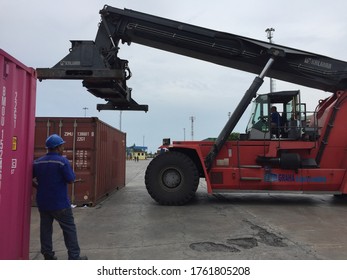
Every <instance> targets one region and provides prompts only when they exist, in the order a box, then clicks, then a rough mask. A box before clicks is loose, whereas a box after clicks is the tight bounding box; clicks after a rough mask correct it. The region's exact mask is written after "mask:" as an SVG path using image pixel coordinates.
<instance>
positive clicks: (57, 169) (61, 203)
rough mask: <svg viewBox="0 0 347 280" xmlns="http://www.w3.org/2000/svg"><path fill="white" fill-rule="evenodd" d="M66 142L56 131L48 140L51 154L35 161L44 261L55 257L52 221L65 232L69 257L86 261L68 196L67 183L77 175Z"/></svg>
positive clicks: (47, 145)
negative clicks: (69, 159) (66, 149)
mask: <svg viewBox="0 0 347 280" xmlns="http://www.w3.org/2000/svg"><path fill="white" fill-rule="evenodd" d="M64 143H65V141H64V140H63V139H62V138H61V137H60V136H59V135H57V134H52V135H51V136H49V137H48V138H47V140H46V147H47V149H48V153H47V154H46V155H45V156H43V157H41V158H39V159H37V160H35V161H34V170H33V177H34V183H35V185H34V187H36V188H37V195H36V200H37V206H38V209H39V212H40V242H41V253H42V254H43V256H44V259H45V260H56V259H57V257H56V256H55V253H54V251H53V242H52V235H53V221H54V220H56V221H57V222H58V223H59V225H60V227H61V229H62V231H63V234H64V241H65V246H66V248H67V250H68V259H69V260H87V259H88V258H87V257H86V256H80V247H79V245H78V240H77V231H76V225H75V222H74V217H73V213H72V209H71V203H70V200H69V197H68V184H69V183H73V182H74V181H75V179H76V176H75V174H74V172H73V170H72V168H71V165H70V163H69V161H68V160H67V159H66V158H65V157H63V156H62V154H63V151H64V145H63V144H64Z"/></svg>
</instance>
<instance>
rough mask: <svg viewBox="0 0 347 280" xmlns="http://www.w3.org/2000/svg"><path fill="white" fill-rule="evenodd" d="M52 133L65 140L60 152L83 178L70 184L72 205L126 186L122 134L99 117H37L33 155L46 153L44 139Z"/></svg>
mask: <svg viewBox="0 0 347 280" xmlns="http://www.w3.org/2000/svg"><path fill="white" fill-rule="evenodd" d="M53 133H56V134H58V135H60V136H61V137H62V138H63V139H64V141H66V143H65V144H64V147H65V150H64V154H63V155H64V156H66V157H67V159H68V160H69V161H70V163H71V166H72V168H73V170H74V172H75V173H76V178H77V179H81V180H82V181H81V182H77V183H74V184H72V185H69V194H70V199H71V202H72V204H75V205H77V206H84V205H87V206H95V205H96V204H98V203H99V202H100V201H102V200H103V199H104V198H106V197H107V196H108V195H109V194H110V193H111V192H113V191H115V190H117V189H119V188H122V187H124V186H125V158H126V134H125V133H123V132H121V131H119V130H118V129H116V128H113V127H112V126H110V125H108V124H106V123H104V122H102V121H100V120H99V119H98V118H57V117H52V118H47V117H37V118H36V128H35V158H38V157H41V156H43V155H44V154H45V153H46V152H47V151H46V147H45V141H46V138H47V137H48V136H49V135H51V134H53ZM34 195H35V193H34ZM34 195H33V204H35V196H34Z"/></svg>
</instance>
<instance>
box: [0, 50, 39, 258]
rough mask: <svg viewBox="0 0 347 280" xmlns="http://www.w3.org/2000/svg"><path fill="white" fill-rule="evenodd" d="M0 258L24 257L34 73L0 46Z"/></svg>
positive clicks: (29, 198) (31, 158)
mask: <svg viewBox="0 0 347 280" xmlns="http://www.w3.org/2000/svg"><path fill="white" fill-rule="evenodd" d="M0 90H1V100H0V103H1V110H0V112H1V114H0V259H2V260H3V259H7V260H8V259H12V260H14V259H28V258H29V241H30V213H31V212H30V210H31V189H32V161H33V153H34V127H35V102H36V73H35V70H34V69H32V68H29V67H26V66H25V65H23V64H22V63H21V62H19V61H18V60H16V59H15V58H13V57H12V56H10V55H9V54H7V53H6V52H5V51H3V50H2V49H0Z"/></svg>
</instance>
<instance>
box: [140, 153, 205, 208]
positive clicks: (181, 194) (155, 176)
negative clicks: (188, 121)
mask: <svg viewBox="0 0 347 280" xmlns="http://www.w3.org/2000/svg"><path fill="white" fill-rule="evenodd" d="M145 183H146V188H147V191H148V193H149V194H150V195H151V197H152V198H153V199H154V200H155V201H157V202H158V203H159V204H162V205H183V204H186V203H187V202H188V201H190V200H191V199H192V198H193V197H194V195H195V192H196V190H197V188H198V185H199V173H198V170H197V168H196V166H195V164H194V162H193V161H192V160H191V159H190V158H189V157H188V156H186V155H185V154H183V153H180V152H166V153H163V154H160V155H158V156H157V157H155V158H154V159H153V160H152V161H151V162H150V164H149V165H148V167H147V170H146V175H145Z"/></svg>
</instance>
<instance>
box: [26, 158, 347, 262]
mask: <svg viewBox="0 0 347 280" xmlns="http://www.w3.org/2000/svg"><path fill="white" fill-rule="evenodd" d="M147 164H148V161H140V162H133V161H128V162H127V179H126V187H125V188H123V189H121V190H119V191H116V192H114V193H113V194H112V195H110V196H109V197H108V198H107V199H106V200H105V201H103V202H102V203H100V204H98V205H97V206H95V207H89V208H84V207H81V208H75V209H74V215H75V221H76V224H77V230H78V236H79V242H80V247H81V249H82V254H83V255H87V256H88V257H89V259H92V260H116V259H118V260H119V259H120V260H139V259H141V260H160V259H162V260H171V259H172V260H173V259H174V260H185V259H187V260H198V259H220V260H223V259H224V260H228V259H230V260H231V259H239V260H257V259H261V260H272V259H281V260H315V259H332V260H341V259H344V260H345V259H347V223H346V217H347V200H341V199H337V198H335V197H333V196H329V195H323V196H318V195H317V196H313V195H305V196H300V195H288V194H287V195H283V194H271V195H268V194H226V195H208V194H207V192H206V186H205V181H204V180H203V179H202V180H201V181H200V186H199V189H198V192H197V196H196V199H195V200H194V201H193V202H192V203H190V204H188V205H185V206H178V207H170V206H160V205H158V204H157V203H156V202H155V201H153V200H152V198H151V197H150V196H149V195H148V193H147V191H146V188H145V185H144V173H145V170H146V167H147ZM54 246H55V248H54V249H55V252H56V255H57V257H58V258H59V259H67V254H66V249H65V246H64V240H63V235H62V232H61V230H60V228H59V225H58V224H55V225H54ZM30 259H32V260H40V259H42V256H41V254H40V245H39V215H38V211H37V208H35V207H33V208H32V221H31V240H30Z"/></svg>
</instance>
